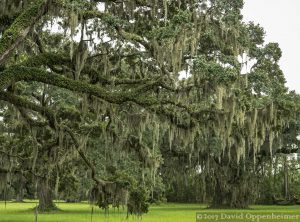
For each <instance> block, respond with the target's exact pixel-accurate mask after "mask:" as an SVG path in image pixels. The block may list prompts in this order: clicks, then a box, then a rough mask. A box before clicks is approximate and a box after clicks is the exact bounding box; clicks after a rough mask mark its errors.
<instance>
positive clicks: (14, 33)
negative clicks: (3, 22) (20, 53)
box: [0, 0, 49, 64]
mask: <svg viewBox="0 0 300 222" xmlns="http://www.w3.org/2000/svg"><path fill="white" fill-rule="evenodd" d="M48 2H49V0H36V1H34V2H33V3H32V4H30V5H29V6H28V7H27V9H26V10H25V11H24V12H23V13H22V14H20V15H19V16H18V17H17V18H16V19H15V21H14V22H13V23H12V24H11V26H10V27H9V28H8V29H7V30H6V31H5V32H4V34H3V36H2V38H1V39H0V64H3V63H4V62H5V61H6V60H7V59H8V58H9V57H10V56H11V55H12V53H13V51H14V49H15V48H16V47H17V46H18V45H19V44H20V43H21V42H22V41H23V40H24V38H25V37H26V36H27V35H28V33H29V32H30V30H31V29H32V27H33V25H34V24H35V23H36V22H37V21H38V20H39V19H40V17H41V16H42V15H43V14H44V13H46V9H47V5H48Z"/></svg>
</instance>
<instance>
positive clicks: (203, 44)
mask: <svg viewBox="0 0 300 222" xmlns="http://www.w3.org/2000/svg"><path fill="white" fill-rule="evenodd" d="M0 5H1V14H0V23H1V29H0V32H1V39H0V65H1V69H0V70H1V71H0V90H1V93H0V99H1V100H3V101H5V102H6V104H7V105H4V106H8V104H10V105H14V106H15V107H16V108H17V109H19V112H20V113H23V117H22V118H23V120H24V121H26V124H28V126H30V127H31V128H33V129H35V130H36V129H39V130H36V133H37V138H40V142H39V144H41V146H42V147H48V148H49V149H50V150H52V151H53V150H54V151H53V153H51V155H52V156H51V155H50V156H49V155H48V156H47V153H46V154H44V155H43V157H42V158H44V161H46V162H47V161H48V162H49V163H52V164H54V165H59V164H60V163H61V162H60V161H59V160H58V159H59V158H58V159H57V158H55V157H57V155H58V154H62V155H63V154H64V153H65V154H67V156H70V158H71V160H72V158H73V156H74V155H73V154H72V150H73V151H74V150H75V151H76V152H77V155H78V156H79V157H80V158H81V159H82V161H83V162H84V163H85V164H86V166H87V167H88V168H89V170H90V172H91V173H90V176H91V178H92V179H93V180H94V182H95V186H94V188H93V189H92V192H91V197H92V198H91V199H92V200H93V201H94V202H96V203H97V205H99V206H100V207H103V208H107V207H108V206H109V204H111V203H112V204H115V205H120V204H127V206H128V211H129V213H135V214H142V213H144V212H146V211H147V204H145V201H146V200H147V195H148V194H149V193H148V192H149V190H148V191H147V189H144V188H143V187H142V188H141V187H139V186H137V184H139V183H138V182H135V181H134V179H132V178H129V177H130V175H129V177H127V176H126V175H124V174H119V173H117V172H114V173H112V172H111V174H114V175H110V176H109V175H105V173H102V174H101V173H100V172H101V171H100V170H98V168H97V167H95V164H96V160H92V157H91V154H92V153H93V152H95V153H97V146H90V148H89V144H91V141H92V140H96V141H97V138H98V142H99V141H101V142H102V143H103V144H104V145H107V148H108V149H111V150H110V153H112V151H114V150H113V149H115V153H116V155H119V156H121V155H124V153H130V154H131V155H133V156H131V158H135V159H136V160H138V161H140V162H141V164H136V165H137V167H139V168H140V169H141V170H142V171H143V172H148V173H149V174H150V178H152V180H153V181H154V182H155V179H156V176H157V174H158V169H159V166H160V165H161V163H162V159H161V148H162V147H163V146H164V147H166V144H167V146H168V147H169V149H170V150H172V149H174V148H176V149H180V150H183V151H184V152H185V153H186V154H187V156H188V159H189V162H190V163H191V162H194V164H195V161H197V162H196V163H197V167H199V168H201V170H202V172H203V174H204V176H205V177H206V181H207V184H209V187H210V188H211V189H212V192H211V193H212V194H213V195H214V196H213V201H212V206H213V207H224V206H225V207H239V208H244V207H247V205H248V203H249V199H248V191H249V190H248V189H249V187H250V186H248V185H249V184H248V181H249V178H251V176H252V174H253V171H254V166H255V164H256V160H257V157H258V155H260V154H261V153H264V154H266V155H267V156H270V157H272V155H273V153H274V150H275V149H276V147H275V146H274V144H275V143H276V144H280V143H281V141H280V139H279V138H280V137H279V135H280V134H281V133H282V129H283V127H284V126H285V124H286V122H287V121H288V120H289V116H288V115H287V114H286V113H285V112H284V110H285V107H284V105H283V102H282V100H280V99H281V98H283V97H282V96H284V95H285V94H286V92H287V89H286V88H285V87H284V83H285V80H284V76H283V73H282V71H281V70H280V67H279V65H278V61H279V59H280V56H281V50H280V49H279V47H278V45H277V44H275V43H270V44H267V45H265V44H264V40H263V37H264V32H263V29H262V28H261V27H259V26H258V25H255V24H253V23H250V24H245V23H244V22H243V21H242V15H241V9H242V6H243V1H242V0H237V1H229V0H217V1H215V0H163V1H156V0H133V1H113V0H112V1H104V0H103V1H101V0H90V1H84V0H73V1H72V0H27V1H17V0H16V1H10V2H7V1H3V0H2V1H0ZM242 58H244V59H242ZM250 61H252V62H253V63H254V65H252V66H251V69H250V71H249V72H248V73H247V74H242V70H243V69H244V68H245V67H246V66H247V63H248V62H249V63H250ZM182 75H186V78H182ZM23 84H25V85H26V87H25V89H24V87H23V88H22V85H23ZM28 87H29V88H30V90H29V92H28V90H27V92H26V89H27V88H28ZM43 87H44V88H43ZM45 88H47V89H49V90H47V91H46V92H45V91H43V89H45ZM285 114H286V115H285ZM41 125H42V126H43V127H42V130H41ZM38 127H39V128H38ZM3 134H4V135H5V133H3ZM18 135H19V134H16V136H18ZM8 149H9V147H8ZM28 149H29V148H28ZM33 150H34V148H33V149H32V155H33V154H34V152H33ZM48 154H49V152H48ZM98 154H99V153H98ZM99 155H101V152H100V154H99ZM51 158H52V159H51ZM123 158H126V155H125V156H124V157H123ZM131 158H129V159H131ZM49 160H51V161H49ZM53 161H54V162H53ZM34 164H36V163H35V162H34ZM42 164H43V163H38V165H37V167H43V166H42ZM117 168H118V166H117ZM46 172H47V171H46ZM50 176H51V174H49V177H48V179H50ZM43 181H44V180H43ZM46 181H48V180H46ZM154 182H153V185H151V186H152V191H153V187H154ZM40 184H41V183H40ZM151 186H150V187H151ZM150 190H151V189H150ZM46 193H48V192H46ZM152 193H153V192H152ZM44 196H46V197H49V196H50V195H44ZM47 199H51V198H50V197H49V198H47ZM46 202H47V201H46ZM51 204H52V203H51V201H50V205H51ZM42 208H47V206H45V207H42Z"/></svg>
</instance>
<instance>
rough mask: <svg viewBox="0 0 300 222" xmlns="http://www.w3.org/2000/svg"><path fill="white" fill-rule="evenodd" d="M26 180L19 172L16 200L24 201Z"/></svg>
mask: <svg viewBox="0 0 300 222" xmlns="http://www.w3.org/2000/svg"><path fill="white" fill-rule="evenodd" d="M25 182H26V179H25V177H24V175H23V174H22V173H21V174H20V178H19V181H18V184H17V193H16V202H19V203H21V202H24V201H23V199H24V184H25Z"/></svg>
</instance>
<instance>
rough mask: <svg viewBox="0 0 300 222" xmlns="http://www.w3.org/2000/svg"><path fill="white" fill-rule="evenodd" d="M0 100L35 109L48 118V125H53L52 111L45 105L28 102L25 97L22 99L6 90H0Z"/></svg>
mask: <svg viewBox="0 0 300 222" xmlns="http://www.w3.org/2000/svg"><path fill="white" fill-rule="evenodd" d="M0 100H3V101H6V102H8V103H11V104H13V105H15V106H17V107H22V108H25V109H29V110H33V111H36V112H38V113H40V114H42V115H43V116H46V117H47V119H48V120H49V123H50V125H52V126H54V125H55V116H54V113H53V112H51V111H50V110H48V109H47V108H45V107H42V106H39V105H37V104H35V103H33V102H30V101H28V100H26V99H23V98H21V97H19V96H16V95H13V94H11V93H7V92H0Z"/></svg>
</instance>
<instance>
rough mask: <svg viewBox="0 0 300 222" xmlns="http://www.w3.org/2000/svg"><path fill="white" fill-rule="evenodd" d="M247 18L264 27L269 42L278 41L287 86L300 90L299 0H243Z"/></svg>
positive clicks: (299, 91)
mask: <svg viewBox="0 0 300 222" xmlns="http://www.w3.org/2000/svg"><path fill="white" fill-rule="evenodd" d="M244 1H245V5H244V10H243V15H244V21H254V22H255V23H259V24H260V25H261V26H262V27H264V29H265V31H266V38H265V39H266V42H278V43H279V45H280V48H281V50H282V51H283V55H282V58H281V61H280V66H281V68H282V70H283V72H284V74H285V76H286V80H287V86H288V87H289V88H290V89H291V90H296V91H297V92H298V93H300V56H299V52H300V0H284V1H282V0H244Z"/></svg>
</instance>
